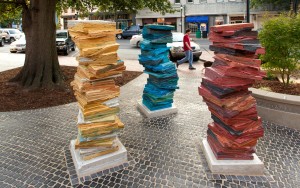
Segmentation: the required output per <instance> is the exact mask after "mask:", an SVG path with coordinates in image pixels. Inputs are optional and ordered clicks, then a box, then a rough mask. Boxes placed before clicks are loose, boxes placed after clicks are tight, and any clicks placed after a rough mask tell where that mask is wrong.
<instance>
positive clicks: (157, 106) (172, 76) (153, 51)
mask: <svg viewBox="0 0 300 188" xmlns="http://www.w3.org/2000/svg"><path fill="white" fill-rule="evenodd" d="M173 29H174V27H173V26H169V25H145V26H144V28H143V42H142V43H141V55H140V56H139V62H140V64H142V65H143V66H144V67H145V71H144V72H145V73H147V74H149V78H148V80H147V84H146V85H145V88H144V92H143V100H142V104H139V108H140V109H141V110H142V111H143V112H144V113H145V114H146V116H148V117H151V114H154V116H159V115H166V114H170V113H175V112H177V109H176V108H175V107H174V106H173V105H172V103H173V97H174V92H175V90H176V89H178V86H177V82H178V75H177V70H176V67H175V65H174V63H173V62H171V61H170V60H169V57H168V56H169V48H168V47H167V45H166V44H167V43H171V42H172V41H173V38H172V33H171V30H173ZM151 112H154V113H151ZM155 112H157V114H156V115H155Z"/></svg>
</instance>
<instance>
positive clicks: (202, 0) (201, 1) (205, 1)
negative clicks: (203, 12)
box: [199, 0, 207, 3]
mask: <svg viewBox="0 0 300 188" xmlns="http://www.w3.org/2000/svg"><path fill="white" fill-rule="evenodd" d="M199 3H207V0H199Z"/></svg>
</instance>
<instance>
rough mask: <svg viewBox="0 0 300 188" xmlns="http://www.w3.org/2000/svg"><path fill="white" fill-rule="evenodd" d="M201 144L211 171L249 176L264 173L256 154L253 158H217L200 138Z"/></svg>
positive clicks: (204, 140)
mask: <svg viewBox="0 0 300 188" xmlns="http://www.w3.org/2000/svg"><path fill="white" fill-rule="evenodd" d="M201 146H202V149H203V152H204V154H205V157H206V160H207V163H208V166H209V168H210V170H211V172H212V173H215V174H227V175H249V176H261V175H263V174H264V164H263V162H262V161H261V160H260V159H259V158H258V157H257V155H256V154H253V157H254V159H253V160H217V159H216V157H215V155H214V153H213V151H212V150H211V148H210V145H209V144H208V142H207V140H206V139H203V140H202V144H201Z"/></svg>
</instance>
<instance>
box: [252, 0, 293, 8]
mask: <svg viewBox="0 0 300 188" xmlns="http://www.w3.org/2000/svg"><path fill="white" fill-rule="evenodd" d="M295 2H297V0H251V1H250V3H251V7H255V8H257V7H263V8H269V7H270V6H271V7H273V8H274V7H278V8H280V10H286V11H287V10H289V9H290V5H291V3H295Z"/></svg>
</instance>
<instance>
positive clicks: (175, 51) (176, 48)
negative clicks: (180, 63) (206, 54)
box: [130, 32, 202, 61]
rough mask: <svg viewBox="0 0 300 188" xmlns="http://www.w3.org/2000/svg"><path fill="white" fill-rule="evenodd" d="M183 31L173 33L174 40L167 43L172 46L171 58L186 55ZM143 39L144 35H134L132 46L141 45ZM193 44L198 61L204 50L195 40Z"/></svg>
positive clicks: (195, 59)
mask: <svg viewBox="0 0 300 188" xmlns="http://www.w3.org/2000/svg"><path fill="white" fill-rule="evenodd" d="M183 36H184V34H183V33H177V32H174V33H172V37H173V42H172V43H167V46H168V47H170V52H169V55H170V60H171V61H176V60H178V59H182V58H183V57H184V56H185V53H184V51H183ZM142 41H143V36H142V35H133V36H132V38H131V39H130V44H131V45H132V46H136V47H140V44H141V42H142ZM191 46H192V49H193V58H194V61H198V60H199V58H200V56H201V54H202V51H201V49H200V46H199V45H198V44H196V43H195V42H193V41H191Z"/></svg>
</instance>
